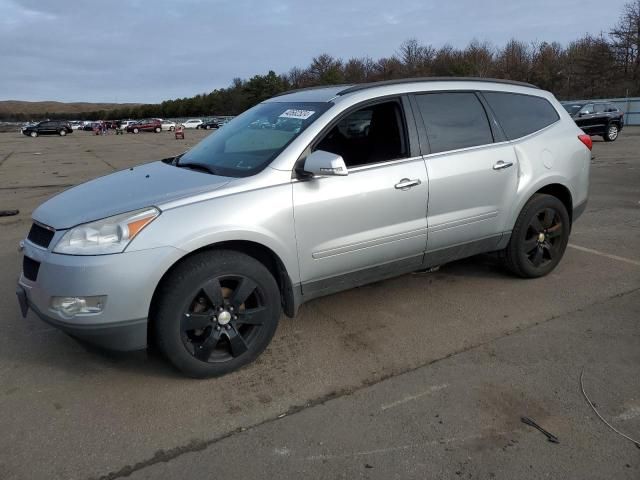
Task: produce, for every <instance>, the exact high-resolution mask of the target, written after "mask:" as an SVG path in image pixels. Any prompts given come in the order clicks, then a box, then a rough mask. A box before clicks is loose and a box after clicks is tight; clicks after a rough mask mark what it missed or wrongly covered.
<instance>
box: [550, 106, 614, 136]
mask: <svg viewBox="0 0 640 480" xmlns="http://www.w3.org/2000/svg"><path fill="white" fill-rule="evenodd" d="M562 106H563V107H564V108H565V110H566V111H567V112H569V115H571V117H573V120H574V121H575V122H576V125H578V126H579V127H580V128H581V129H582V130H583V131H584V133H588V134H589V135H601V136H602V138H604V141H605V142H613V141H614V140H615V139H616V138H618V134H619V133H620V131H621V130H622V127H623V126H624V114H623V113H622V112H621V111H620V110H618V108H617V107H616V106H615V105H613V104H612V103H608V102H563V103H562Z"/></svg>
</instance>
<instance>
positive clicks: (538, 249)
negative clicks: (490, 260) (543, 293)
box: [522, 208, 564, 268]
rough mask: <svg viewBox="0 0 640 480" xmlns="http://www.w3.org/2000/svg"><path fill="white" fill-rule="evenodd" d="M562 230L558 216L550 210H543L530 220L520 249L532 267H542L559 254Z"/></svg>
mask: <svg viewBox="0 0 640 480" xmlns="http://www.w3.org/2000/svg"><path fill="white" fill-rule="evenodd" d="M563 228H564V227H563V224H562V219H561V218H560V214H559V213H558V212H557V211H555V210H554V209H552V208H545V209H543V210H541V211H540V212H538V213H536V214H535V215H534V216H533V217H532V218H531V221H530V222H529V226H528V227H527V232H526V234H525V239H524V242H522V248H523V253H524V254H525V255H526V256H527V258H528V259H529V261H530V262H531V264H532V265H533V266H534V267H536V268H538V267H541V266H544V265H546V264H547V263H549V262H551V261H553V259H554V257H556V256H557V255H559V254H560V247H561V244H562V242H561V240H562V233H563V231H562V230H563Z"/></svg>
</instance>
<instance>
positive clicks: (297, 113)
mask: <svg viewBox="0 0 640 480" xmlns="http://www.w3.org/2000/svg"><path fill="white" fill-rule="evenodd" d="M314 113H316V112H315V111H313V110H296V109H295V108H290V109H288V110H285V111H284V112H282V114H281V115H280V118H297V119H298V120H306V119H307V118H309V117H310V116H311V115H313V114H314Z"/></svg>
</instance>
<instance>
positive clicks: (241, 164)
mask: <svg viewBox="0 0 640 480" xmlns="http://www.w3.org/2000/svg"><path fill="white" fill-rule="evenodd" d="M330 106H331V104H330V103H326V102H297V103H293V102H269V103H261V104H259V105H256V106H255V107H253V108H251V109H249V110H247V111H246V112H244V113H243V114H242V115H240V116H238V117H236V118H234V119H233V120H232V121H230V122H229V123H227V124H226V125H225V126H224V128H221V129H220V130H218V131H217V132H215V133H212V134H211V135H210V136H208V137H207V138H205V139H204V140H203V141H202V142H200V143H199V144H197V145H196V146H195V147H193V148H192V149H191V150H189V151H188V152H186V153H185V154H184V155H182V156H181V157H180V159H179V163H178V165H179V166H193V167H199V168H202V169H206V170H208V171H210V172H211V173H213V174H215V175H223V176H229V177H247V176H250V175H254V174H255V173H257V172H259V171H260V170H262V169H263V168H264V167H266V166H267V165H268V164H269V163H271V161H272V160H273V159H274V158H276V157H277V156H278V155H279V154H280V152H282V151H283V150H284V149H285V147H286V146H287V145H289V143H291V142H292V141H293V139H295V138H296V137H297V136H298V135H299V134H300V133H301V132H302V131H303V130H304V129H305V128H307V127H308V126H309V125H310V124H311V123H312V122H314V121H315V120H316V119H317V118H318V117H319V116H320V115H321V114H322V113H323V112H324V111H326V110H327V108H329V107H330Z"/></svg>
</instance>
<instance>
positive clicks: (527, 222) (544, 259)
mask: <svg viewBox="0 0 640 480" xmlns="http://www.w3.org/2000/svg"><path fill="white" fill-rule="evenodd" d="M570 233H571V219H570V217H569V214H568V213H567V209H566V207H565V206H564V204H563V203H562V202H561V201H560V200H559V199H558V198H557V197H554V196H552V195H547V194H535V195H533V197H531V198H530V199H529V201H528V202H527V203H526V204H525V206H524V207H523V209H522V211H521V212H520V215H518V219H517V220H516V224H515V226H514V228H513V231H512V232H511V238H510V239H509V244H508V245H507V248H506V249H505V250H504V252H503V256H504V259H505V262H506V265H507V268H509V270H511V271H512V272H513V273H515V274H516V275H518V276H520V277H524V278H536V277H542V276H544V275H547V274H548V273H549V272H551V271H552V270H553V269H554V268H555V267H556V265H558V263H559V262H560V259H561V258H562V256H563V255H564V251H565V249H566V248H567V244H568V243H569V234H570Z"/></svg>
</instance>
